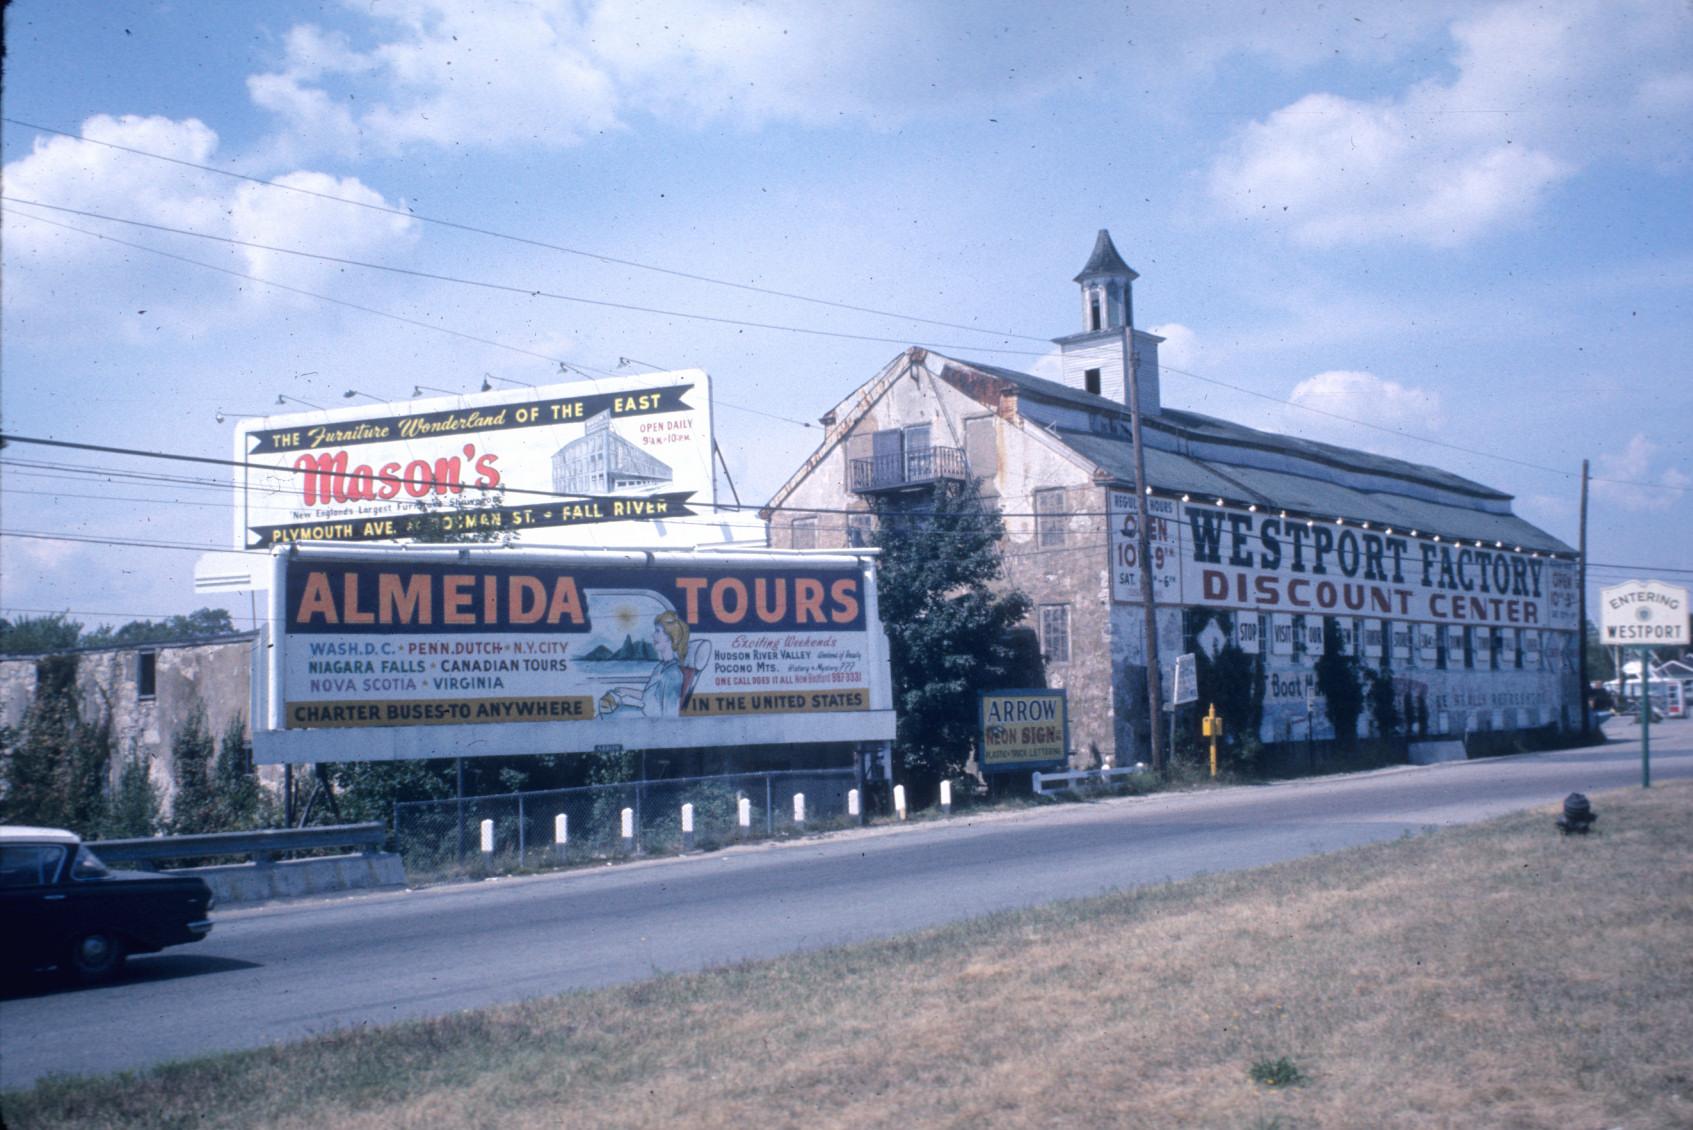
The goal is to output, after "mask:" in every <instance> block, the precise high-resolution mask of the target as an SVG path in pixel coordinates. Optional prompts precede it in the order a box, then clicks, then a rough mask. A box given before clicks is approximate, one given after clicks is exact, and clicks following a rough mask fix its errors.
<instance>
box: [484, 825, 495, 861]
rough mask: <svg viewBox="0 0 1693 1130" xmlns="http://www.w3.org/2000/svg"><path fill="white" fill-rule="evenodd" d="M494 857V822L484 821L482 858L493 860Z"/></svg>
mask: <svg viewBox="0 0 1693 1130" xmlns="http://www.w3.org/2000/svg"><path fill="white" fill-rule="evenodd" d="M493 858H494V822H493V821H492V820H484V821H482V860H483V862H485V863H487V862H491V861H492V860H493Z"/></svg>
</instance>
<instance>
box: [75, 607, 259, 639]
mask: <svg viewBox="0 0 1693 1130" xmlns="http://www.w3.org/2000/svg"><path fill="white" fill-rule="evenodd" d="M234 631H235V622H234V621H233V620H231V619H230V616H229V613H228V611H227V610H225V609H222V608H201V609H197V610H196V611H194V612H190V613H189V614H188V615H186V616H167V617H165V618H164V619H163V620H131V621H130V622H129V623H127V624H124V625H123V626H121V627H117V628H95V629H93V630H92V631H89V632H85V633H84V634H83V637H82V646H84V647H126V646H131V645H134V644H143V643H164V642H167V641H170V640H198V639H210V638H212V637H214V636H227V635H230V634H232V633H233V632H234Z"/></svg>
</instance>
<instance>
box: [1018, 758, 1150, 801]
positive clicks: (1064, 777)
mask: <svg viewBox="0 0 1693 1130" xmlns="http://www.w3.org/2000/svg"><path fill="white" fill-rule="evenodd" d="M1145 771H1146V770H1145V768H1144V767H1143V766H1140V765H1130V766H1126V767H1125V768H1122V769H1074V770H1071V771H1070V772H1068V773H1042V772H1041V771H1040V770H1039V769H1036V770H1035V773H1034V777H1033V778H1032V781H1033V785H1034V790H1035V793H1036V794H1037V795H1039V796H1056V795H1057V794H1058V793H1061V792H1074V791H1075V790H1076V789H1077V788H1079V787H1080V786H1082V785H1083V784H1086V783H1088V782H1095V783H1098V784H1101V785H1109V784H1110V783H1111V782H1112V781H1113V780H1115V779H1117V778H1119V777H1132V776H1134V775H1135V774H1136V773H1144V772H1145ZM1054 781H1056V782H1059V784H1060V787H1059V788H1056V789H1048V788H1047V787H1046V786H1047V785H1048V784H1050V783H1052V782H1054Z"/></svg>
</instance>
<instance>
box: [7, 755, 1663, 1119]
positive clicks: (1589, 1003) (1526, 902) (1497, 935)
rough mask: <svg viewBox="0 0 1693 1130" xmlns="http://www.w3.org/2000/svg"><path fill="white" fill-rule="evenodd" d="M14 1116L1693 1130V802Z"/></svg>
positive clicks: (902, 945) (203, 1072) (1362, 851)
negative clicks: (1564, 830)
mask: <svg viewBox="0 0 1693 1130" xmlns="http://www.w3.org/2000/svg"><path fill="white" fill-rule="evenodd" d="M1594 802H1595V807H1596V809H1597V810H1598V812H1599V813H1600V817H1601V818H1600V823H1599V826H1598V827H1599V831H1598V832H1597V833H1596V834H1594V835H1591V836H1587V837H1570V838H1568V839H1565V838H1561V837H1560V836H1558V835H1557V833H1556V832H1555V830H1554V828H1553V825H1552V820H1553V817H1554V816H1555V815H1556V811H1555V810H1553V809H1545V810H1540V811H1535V812H1531V813H1524V814H1519V815H1515V816H1511V817H1507V818H1504V819H1500V820H1496V821H1492V822H1489V823H1486V824H1480V825H1474V826H1469V827H1464V828H1456V829H1448V830H1443V831H1439V832H1436V833H1430V834H1426V835H1421V836H1415V837H1408V838H1405V839H1402V840H1399V841H1397V842H1394V843H1390V844H1380V845H1375V846H1371V847H1364V848H1358V849H1353V850H1350V851H1345V852H1340V853H1336V854H1333V855H1327V856H1321V857H1317V858H1313V859H1307V860H1299V861H1294V862H1290V863H1284V864H1278V865H1275V866H1271V867H1265V868H1261V869H1258V870H1254V871H1247V872H1237V873H1231V874H1226V875H1218V876H1211V877H1206V878H1201V879H1196V880H1189V881H1185V882H1181V883H1175V884H1169V885H1166V886H1160V887H1155V888H1146V889H1141V890H1136V891H1128V892H1123V893H1120V894H1115V895H1110V896H1106V897H1103V898H1095V899H1089V900H1083V901H1073V902H1065V903H1060V904H1056V905H1052V906H1047V907H1042V908H1038V909H1034V910H1028V911H1021V912H1016V913H1009V914H999V915H994V916H992V917H987V918H982V919H977V920H972V921H968V922H964V923H960V924H957V925H953V926H948V927H944V928H940V929H936V930H930V931H926V932H923V933H920V934H916V935H911V936H907V937H901V938H896V939H891V940H888V941H883V942H875V943H867V944H863V945H857V946H851V947H846V948H841V949H834V950H828V951H821V952H817V953H808V954H799V955H795V956H791V957H787V958H782V959H778V960H774V961H764V962H758V963H750V964H747V965H743V966H736V967H732V968H726V969H720V970H714V971H710V972H706V973H698V974H688V975H677V976H666V977H660V978H657V979H655V980H651V981H646V982H642V983H639V984H632V985H627V986H621V987H617V988H612V989H604V990H598V991H594V992H581V993H571V994H567V995H564V996H560V997H555V998H551V999H547V1000H542V1001H533V1002H529V1003H526V1004H521V1005H513V1006H507V1007H502V1008H496V1009H490V1010H485V1011H480V1012H468V1013H462V1014H457V1015H453V1016H448V1017H444V1018H441V1019H437V1020H431V1021H420V1022H411V1023H404V1024H399V1025H395V1026H392V1027H388V1028H382V1029H373V1030H367V1029H360V1030H351V1031H346V1032H342V1033H337V1034H332V1035H328V1036H324V1037H320V1038H316V1039H312V1040H307V1041H304V1042H302V1043H298V1044H292V1045H287V1046H283V1047H278V1048H271V1049H266V1050H262V1051H254V1052H243V1053H237V1054H232V1055H226V1056H219V1057H215V1058H209V1059H205V1060H199V1061H194V1062H191V1063H185V1064H178V1065H173V1066H170V1067H166V1068H161V1069H157V1070H153V1071H149V1072H145V1073H140V1074H124V1075H119V1076H113V1077H110V1078H102V1079H49V1080H46V1081H43V1082H41V1083H40V1084H38V1085H37V1086H35V1087H34V1088H32V1089H30V1090H28V1091H21V1092H11V1093H7V1094H4V1095H0V1113H3V1114H4V1117H5V1121H6V1124H7V1125H8V1126H10V1127H13V1128H16V1130H26V1128H36V1127H78V1128H82V1130H88V1128H102V1127H161V1128H163V1127H189V1126H192V1127H255V1126H263V1127H284V1128H295V1127H298V1128H301V1130H304V1128H306V1127H332V1128H338V1127H346V1128H364V1127H369V1128H372V1130H375V1128H377V1127H381V1128H384V1130H387V1128H391V1127H425V1126H427V1127H438V1126H449V1125H488V1126H500V1127H506V1126H510V1127H530V1126H535V1127H542V1126H545V1127H557V1126H569V1127H599V1126H608V1127H610V1126H658V1125H665V1124H683V1123H685V1124H687V1125H689V1126H690V1127H703V1128H709V1127H735V1128H740V1127H744V1126H746V1125H752V1124H757V1125H775V1126H788V1125H802V1124H803V1125H807V1126H823V1127H827V1126H853V1127H880V1126H888V1127H895V1126H897V1127H908V1126H911V1125H923V1126H966V1125H968V1126H972V1127H975V1126H994V1127H1025V1126H1027V1127H1050V1126H1103V1125H1113V1126H1117V1125H1120V1126H1155V1127H1156V1126H1194V1127H1260V1128H1269V1127H1278V1128H1281V1130H1293V1128H1305V1127H1335V1128H1342V1127H1344V1128H1349V1130H1350V1128H1353V1127H1360V1126H1370V1127H1384V1128H1392V1127H1450V1126H1487V1127H1501V1128H1509V1127H1542V1126H1554V1125H1556V1126H1591V1127H1613V1126H1617V1127H1629V1128H1630V1130H1635V1128H1649V1127H1665V1128H1668V1127H1686V1126H1689V1125H1693V819H1689V816H1690V808H1693V786H1690V785H1685V784H1671V785H1667V786H1662V787H1658V788H1654V789H1652V790H1650V791H1649V792H1648V791H1641V790H1633V791H1628V792H1618V793H1609V794H1600V795H1598V796H1596V797H1595V798H1594Z"/></svg>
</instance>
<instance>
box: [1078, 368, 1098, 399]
mask: <svg viewBox="0 0 1693 1130" xmlns="http://www.w3.org/2000/svg"><path fill="white" fill-rule="evenodd" d="M1082 381H1083V382H1084V384H1085V387H1086V388H1087V390H1088V391H1089V392H1091V393H1093V394H1094V395H1095V396H1098V395H1099V370H1098V369H1089V370H1088V371H1087V372H1085V373H1083V374H1082Z"/></svg>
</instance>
